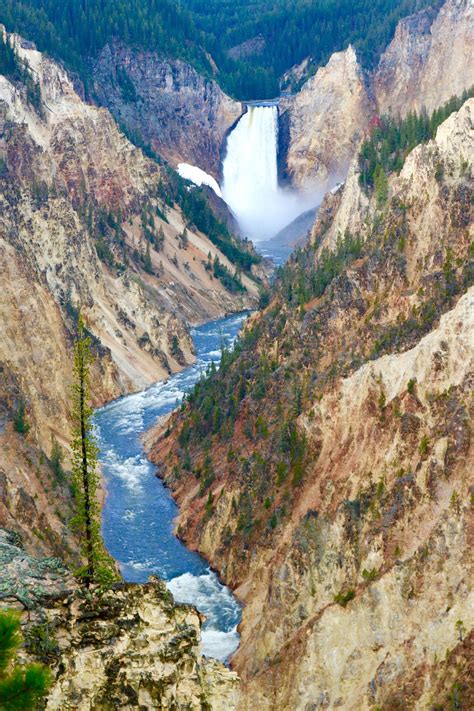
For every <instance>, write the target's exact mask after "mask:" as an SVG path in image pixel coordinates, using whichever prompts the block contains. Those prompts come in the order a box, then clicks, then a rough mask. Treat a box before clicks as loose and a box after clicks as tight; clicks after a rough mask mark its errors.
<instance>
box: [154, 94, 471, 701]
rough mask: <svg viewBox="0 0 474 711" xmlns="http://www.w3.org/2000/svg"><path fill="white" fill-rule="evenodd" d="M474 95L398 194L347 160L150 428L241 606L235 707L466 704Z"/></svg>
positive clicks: (415, 156) (188, 536)
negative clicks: (258, 297)
mask: <svg viewBox="0 0 474 711" xmlns="http://www.w3.org/2000/svg"><path fill="white" fill-rule="evenodd" d="M473 112H474V100H472V99H471V100H469V101H467V102H466V103H465V104H464V105H463V107H462V108H461V110H460V111H459V112H457V113H455V114H453V115H451V117H450V118H449V119H448V120H447V121H445V123H444V124H442V125H441V126H440V128H439V129H438V132H437V135H436V138H435V139H434V140H433V141H431V142H429V143H428V144H426V145H420V146H418V147H416V148H415V149H414V150H413V151H412V152H411V153H410V155H409V156H408V157H407V159H406V161H405V165H404V167H403V170H402V171H401V174H400V175H399V176H397V175H392V176H390V181H389V194H388V198H387V201H386V202H385V203H384V204H380V202H377V200H376V198H375V196H373V195H371V193H370V192H369V193H368V194H367V195H366V194H365V193H362V189H361V187H360V184H359V180H358V176H357V173H356V167H355V166H354V167H353V172H354V177H353V180H350V181H348V182H347V184H346V186H345V188H344V189H343V190H342V191H340V192H339V193H338V194H336V195H331V196H329V197H328V198H327V200H326V201H325V203H323V207H322V209H321V210H320V213H319V215H318V221H317V223H316V228H315V230H314V233H313V236H312V239H311V241H310V244H309V245H308V246H307V247H306V248H305V249H303V250H301V251H299V252H297V253H296V254H295V256H294V258H293V259H292V260H291V262H290V264H289V265H288V266H287V267H286V269H285V270H284V271H283V273H282V275H281V277H280V280H279V282H278V285H277V293H276V295H275V298H274V299H273V301H272V302H271V304H270V305H269V307H268V308H267V310H266V312H264V313H263V314H262V315H260V316H258V317H256V318H255V319H254V320H253V321H252V323H251V324H250V326H249V327H248V329H247V332H246V335H245V337H244V338H243V342H242V345H241V346H240V348H239V349H238V350H237V352H236V354H235V355H234V356H233V357H232V358H228V360H224V363H223V368H222V371H221V373H220V374H217V375H213V376H212V377H211V378H210V379H209V380H208V382H207V384H205V385H204V384H201V385H200V386H199V387H198V388H197V390H196V391H195V393H194V395H193V396H192V397H191V399H190V402H189V404H188V405H187V408H186V410H185V411H184V413H178V414H176V415H175V416H174V419H173V420H172V422H171V423H168V427H167V430H166V432H165V433H163V434H161V435H160V434H158V435H157V436H155V443H154V445H153V446H152V448H151V452H152V457H153V460H154V461H155V462H156V463H158V464H159V465H161V467H162V469H161V471H162V473H163V476H164V477H165V479H166V481H167V483H168V484H169V485H170V486H171V487H172V489H173V491H174V492H175V496H176V497H177V499H178V501H179V503H180V505H181V508H182V513H181V516H180V518H179V520H178V530H179V532H180V534H181V535H182V536H183V537H184V539H185V540H186V541H187V542H188V544H190V545H192V546H194V547H196V548H197V549H199V550H200V551H202V552H203V553H204V554H205V555H206V556H207V557H208V559H209V560H210V561H211V563H212V565H214V566H215V567H216V568H217V569H219V570H220V571H221V573H222V575H223V577H224V579H225V580H226V582H228V583H229V584H231V585H232V586H233V587H234V588H235V590H236V592H237V594H238V595H239V596H240V597H241V598H242V599H243V600H244V602H245V603H246V604H245V607H244V611H243V621H242V624H241V634H242V643H241V646H240V648H239V650H238V652H237V654H236V656H235V658H234V661H233V663H234V666H235V668H236V669H237V670H238V671H239V674H240V675H241V677H242V685H243V692H242V698H241V701H240V706H239V708H240V709H246V710H247V709H248V710H250V709H253V708H255V707H256V706H257V707H258V708H261V709H272V710H275V711H276V710H277V709H278V710H279V711H280V710H283V709H285V710H286V709H288V711H289V710H290V709H291V710H292V711H294V710H295V709H305V710H306V709H309V708H344V709H354V710H355V709H369V708H373V707H374V706H375V707H379V708H387V709H389V708H390V709H392V708H401V707H402V706H403V707H405V708H410V709H426V708H431V707H433V705H434V706H436V704H437V705H438V707H441V708H445V707H449V704H451V703H456V704H457V705H458V707H459V708H470V706H471V705H472V702H473V698H474V696H473V694H474V689H473V686H472V636H473V633H472V630H473V627H474V617H473V610H474V604H473V598H472V589H473V579H474V578H473V568H472V556H471V555H470V548H471V546H472V532H473V527H472V486H473V483H474V482H473V472H474V451H473V446H472V422H473V399H472V385H473V378H474V346H473V344H474V330H473V329H474V321H473V313H474V310H473V307H474V286H473V281H474V271H473V270H474V263H473V258H474V255H473V239H474V222H473V215H472V194H473V177H472V170H473V162H474V131H473V116H474V113H473ZM461 150H462V153H461ZM170 425H171V426H170ZM170 431H171V432H172V433H173V434H171V436H170V435H169V432H170Z"/></svg>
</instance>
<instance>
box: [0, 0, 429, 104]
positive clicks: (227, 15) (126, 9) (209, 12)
mask: <svg viewBox="0 0 474 711" xmlns="http://www.w3.org/2000/svg"><path fill="white" fill-rule="evenodd" d="M432 4H433V2H432V0H293V2H292V3H291V5H289V4H288V2H287V1H286V0H273V2H267V1H266V0H256V1H254V2H250V0H232V2H231V0H183V2H177V0H127V1H126V2H125V0H4V1H3V3H2V5H1V7H0V22H1V23H3V24H4V25H5V26H6V27H7V29H8V30H10V31H16V32H19V33H20V34H21V35H22V36H23V37H25V38H26V39H29V40H32V41H34V42H35V43H36V44H37V46H38V49H40V50H41V51H45V52H47V53H49V54H50V55H51V56H52V57H54V58H55V59H61V60H63V61H64V62H65V63H66V65H67V66H68V68H69V69H70V70H72V71H74V72H75V73H76V74H78V75H79V76H80V78H81V79H82V81H83V82H84V84H85V85H86V89H89V90H91V72H92V64H93V60H94V57H96V56H97V54H98V53H99V52H100V50H101V49H102V48H103V47H104V45H105V44H107V43H108V42H110V41H112V40H114V39H115V40H120V41H122V42H124V43H125V44H128V45H133V46H137V47H140V48H143V49H148V50H153V51H156V52H159V53H160V54H162V55H163V56H166V57H170V58H181V59H183V60H185V61H188V62H190V63H191V64H192V65H193V66H194V67H195V68H196V69H197V70H198V71H200V72H201V73H203V74H205V75H207V76H209V77H210V76H215V77H216V78H217V80H218V81H219V83H220V84H221V86H222V87H223V89H224V90H225V91H226V92H227V93H229V94H230V95H232V96H234V97H235V98H238V99H243V100H247V99H264V98H270V97H273V96H275V95H277V94H278V93H279V91H280V85H279V81H280V77H281V75H282V74H283V73H284V72H285V71H286V70H288V69H289V68H290V67H292V66H293V65H294V64H297V63H299V62H301V61H302V60H303V59H304V58H306V57H310V58H311V63H310V72H314V71H316V69H317V67H318V66H320V65H321V64H324V63H325V62H326V61H327V60H328V58H329V56H330V55H331V53H332V52H334V51H337V50H341V49H345V48H346V47H347V45H348V44H349V43H352V44H353V45H354V46H355V48H356V50H357V52H358V53H359V56H360V58H361V60H362V63H363V64H364V66H366V67H368V68H370V67H373V66H374V65H375V63H376V62H377V60H378V58H379V57H380V54H381V52H382V51H383V50H384V48H385V47H386V46H387V44H388V43H389V42H390V40H391V38H392V36H393V33H394V30H395V27H396V24H397V22H398V20H399V19H400V18H401V17H404V16H406V15H409V14H410V13H412V12H416V11H417V10H420V9H422V8H424V7H428V6H431V5H432ZM211 57H212V59H211ZM214 62H215V64H214ZM216 67H217V68H216Z"/></svg>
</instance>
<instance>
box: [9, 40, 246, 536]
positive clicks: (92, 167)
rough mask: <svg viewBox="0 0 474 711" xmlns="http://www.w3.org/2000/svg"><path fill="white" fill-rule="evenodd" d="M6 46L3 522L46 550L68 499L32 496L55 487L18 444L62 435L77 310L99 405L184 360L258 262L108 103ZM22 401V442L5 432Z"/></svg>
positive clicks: (240, 302)
mask: <svg viewBox="0 0 474 711" xmlns="http://www.w3.org/2000/svg"><path fill="white" fill-rule="evenodd" d="M9 41H10V42H14V43H15V44H16V50H17V55H18V56H16V55H15V53H14V52H13V50H12V49H11V48H10V49H9V45H5V44H3V46H4V47H5V52H6V53H8V57H6V59H5V60H4V61H5V67H6V69H5V72H6V74H5V75H2V76H0V252H1V263H2V270H1V275H0V289H1V292H2V300H1V306H0V329H1V333H2V338H1V339H0V363H1V364H2V368H3V374H4V377H3V379H2V390H3V393H2V394H3V398H2V403H3V405H2V412H3V418H6V422H7V424H6V425H5V426H4V427H3V432H2V433H1V434H0V437H1V438H2V471H3V475H4V477H6V491H7V493H6V494H5V496H6V498H5V497H4V498H3V499H1V498H0V501H2V503H1V504H0V512H1V514H0V521H1V522H2V524H4V525H10V524H11V523H12V521H16V522H17V524H18V525H19V526H20V527H22V528H24V530H25V533H26V535H27V536H28V538H29V539H30V540H31V536H39V534H38V533H35V531H36V532H41V536H40V539H41V540H40V541H38V544H39V546H40V548H41V545H42V543H41V541H47V540H48V541H50V539H51V538H52V537H53V538H57V536H59V537H61V536H62V533H61V532H64V528H63V524H62V523H61V521H60V519H61V517H62V515H63V514H64V513H65V512H64V511H63V512H62V513H61V514H58V513H54V509H55V508H57V510H58V511H60V512H61V510H62V506H56V500H55V493H54V491H53V490H51V491H50V496H49V503H48V504H47V503H46V501H45V500H44V499H43V498H42V499H41V505H40V504H39V502H36V503H35V497H36V496H40V497H42V495H43V493H44V490H45V487H49V486H51V487H52V484H51V483H48V482H47V479H48V477H47V476H46V475H45V473H44V472H43V471H42V470H41V467H40V468H38V465H37V464H36V463H35V462H33V463H32V464H31V466H30V465H29V464H28V459H29V458H30V459H31V456H32V455H31V453H30V454H28V453H27V452H26V451H25V455H24V459H22V458H18V459H16V457H17V452H18V451H19V449H23V447H24V445H25V446H26V447H27V449H28V447H30V446H38V447H39V448H40V449H41V450H43V452H44V453H45V454H46V455H48V456H49V455H50V454H51V451H52V446H53V445H52V437H54V438H56V439H57V440H59V441H60V443H61V444H64V443H65V441H66V439H67V435H68V401H69V384H70V378H71V347H72V339H73V334H74V332H75V323H76V319H77V315H78V309H79V308H81V309H82V312H83V316H84V318H85V321H86V324H87V328H88V329H89V331H90V333H91V334H92V336H93V338H94V347H95V352H96V354H97V356H98V360H97V366H96V370H95V375H94V398H95V402H96V403H97V404H98V403H103V402H105V401H106V400H108V399H110V398H112V397H116V396H118V395H120V394H122V393H124V392H129V391H131V390H136V389H140V388H143V387H146V386H147V385H149V384H151V383H152V382H154V381H156V380H158V379H160V378H163V377H166V376H167V375H168V374H169V373H171V372H174V371H176V370H178V369H180V368H181V367H183V365H185V364H186V363H189V362H191V361H192V358H193V353H192V342H191V338H190V334H189V326H190V325H191V324H195V323H200V322H202V321H205V320H207V319H209V318H213V317H218V316H221V315H224V313H226V312H228V311H233V310H240V309H244V308H248V307H250V306H252V305H254V304H256V303H257V300H258V292H259V288H258V285H257V283H256V280H255V278H254V277H253V275H252V272H251V270H252V269H256V268H257V265H258V263H259V257H257V255H256V254H255V252H253V250H252V248H251V246H250V245H248V244H246V243H243V242H241V241H239V240H238V239H237V238H235V237H233V236H232V235H231V234H230V233H229V231H228V229H227V227H226V226H225V225H224V224H221V223H220V222H219V221H218V220H217V218H215V217H214V215H213V214H212V212H211V211H210V209H209V208H208V207H207V203H206V201H205V198H204V197H203V196H202V195H201V194H200V192H199V191H197V190H193V189H192V188H188V187H187V186H185V185H184V183H183V182H182V181H179V180H178V178H177V176H174V175H173V174H172V173H170V172H168V171H165V170H164V169H163V168H159V167H158V166H157V165H156V164H155V163H154V162H153V161H152V160H150V159H149V158H147V157H145V156H144V155H143V154H142V152H141V151H140V150H139V149H137V148H136V147H134V146H133V145H132V144H131V143H130V142H129V141H128V140H127V139H126V138H125V137H124V135H123V134H122V133H121V132H120V131H119V129H118V128H117V126H116V124H115V122H114V120H113V119H112V117H111V115H110V114H109V112H108V111H107V110H105V109H98V108H96V107H93V106H90V105H88V104H86V103H84V102H83V100H82V99H81V98H80V96H79V95H78V94H77V92H76V91H75V89H74V87H73V85H72V83H71V81H70V79H69V78H68V76H67V75H66V73H65V72H64V71H63V70H62V69H61V68H60V67H59V66H58V65H57V64H55V63H54V62H53V61H51V60H50V59H48V58H46V57H45V56H44V55H42V54H41V53H39V52H37V51H35V50H34V49H32V48H31V46H30V45H28V44H27V43H22V42H21V40H19V39H18V38H11V37H10V38H9ZM5 56H6V55H5ZM24 62H26V63H27V64H26V65H24V64H23V63H24ZM180 205H181V206H180ZM196 223H197V224H204V225H206V227H207V228H208V229H209V231H208V233H207V234H204V233H202V232H200V231H199V230H198V229H197V227H196ZM208 235H209V236H208ZM216 245H218V246H216ZM226 254H227V255H229V257H230V259H232V260H234V261H233V262H231V261H230V259H229V257H228V256H226ZM237 272H238V273H237ZM23 409H24V410H25V417H24V419H25V420H26V421H27V426H29V428H30V429H29V433H28V434H27V437H26V440H25V437H24V436H23V435H24V433H23V434H21V433H15V432H14V431H13V427H12V421H13V420H14V419H15V417H17V416H18V413H20V412H21V411H22V410H23ZM42 457H43V461H44V455H42ZM36 459H37V457H36V456H35V457H34V460H36ZM15 461H16V462H17V463H16V464H12V462H15ZM47 469H48V468H47V467H46V470H47ZM49 475H50V476H53V475H52V474H51V472H50V474H49ZM45 476H46V481H45ZM28 478H31V482H30V484H29V485H26V484H25V480H26V481H27V480H28ZM53 478H54V477H53ZM55 485H57V482H55ZM22 492H23V493H22ZM25 497H26V498H27V499H28V505H26V504H25V502H24V498H25ZM42 516H43V517H45V519H41V521H40V518H41V517H42ZM50 527H52V528H53V529H54V536H53V534H51V536H50V533H49V529H50ZM44 545H45V547H46V548H47V547H48V546H49V545H50V542H49V543H46V542H45V543H44Z"/></svg>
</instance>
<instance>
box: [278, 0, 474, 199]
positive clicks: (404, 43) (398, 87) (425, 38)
mask: <svg viewBox="0 0 474 711" xmlns="http://www.w3.org/2000/svg"><path fill="white" fill-rule="evenodd" d="M473 47H474V7H473V5H472V2H471V1H470V0H446V2H444V4H441V5H439V4H438V6H437V7H433V8H431V9H428V10H422V11H420V12H419V13H416V14H415V15H412V16H410V17H407V18H405V19H403V20H401V21H400V23H399V24H398V27H397V30H396V32H395V36H394V38H393V40H392V42H391V43H390V45H389V46H388V47H387V49H386V51H385V52H384V54H383V55H382V57H381V59H380V62H379V65H378V67H377V68H376V69H375V70H374V71H373V72H372V73H370V74H369V73H367V72H364V71H363V70H362V68H361V67H360V65H359V63H358V60H357V57H356V54H355V52H354V50H353V49H352V48H349V49H347V50H346V51H345V52H338V53H336V54H334V55H333V56H332V57H331V59H330V60H329V62H328V64H327V65H326V66H325V67H322V68H320V69H319V70H318V71H317V73H316V75H315V76H313V77H311V78H310V79H308V80H307V81H306V82H305V83H304V84H303V86H302V87H301V89H300V90H299V91H298V92H297V93H296V94H295V95H294V96H292V97H289V98H284V99H283V100H282V103H281V107H282V115H281V125H282V134H283V135H284V137H285V140H284V145H282V147H281V149H282V156H286V165H285V171H286V174H287V176H288V178H289V179H290V181H291V182H293V183H294V184H295V185H296V186H297V187H300V188H301V187H309V188H310V187H312V186H313V185H316V186H321V185H327V183H328V182H331V183H335V182H336V181H337V178H340V177H341V176H342V177H345V175H346V173H347V170H348V167H349V164H350V161H351V159H352V157H353V156H354V154H355V152H356V150H357V148H358V145H359V143H360V140H361V138H362V137H363V136H364V135H366V134H367V133H368V131H369V129H370V124H371V120H372V118H373V117H374V116H377V115H379V116H380V115H382V114H392V115H395V116H398V115H401V116H405V115H406V114H407V113H408V112H409V111H413V110H415V111H417V112H420V111H421V110H422V109H423V108H425V109H426V110H427V111H428V113H431V112H432V111H434V110H435V109H437V108H438V107H439V106H441V105H442V104H444V103H445V102H446V101H448V100H449V99H450V98H451V97H452V96H460V95H461V94H462V93H463V91H464V90H465V89H469V88H470V87H471V86H472V84H473V82H474V49H473ZM297 69H298V68H295V71H296V73H297V74H298V72H297Z"/></svg>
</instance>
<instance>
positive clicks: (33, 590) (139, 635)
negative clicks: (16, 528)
mask: <svg viewBox="0 0 474 711" xmlns="http://www.w3.org/2000/svg"><path fill="white" fill-rule="evenodd" d="M0 562H1V563H2V572H3V571H4V570H5V576H2V583H1V585H0V605H1V606H3V607H10V608H12V607H13V608H18V609H20V610H23V609H25V608H26V610H27V613H26V614H25V615H24V618H23V625H22V627H23V634H24V638H25V646H24V649H23V650H22V653H21V661H32V660H33V661H40V662H42V663H45V664H46V665H47V666H48V667H49V668H50V669H51V672H52V677H53V682H52V686H51V689H50V692H49V694H48V697H47V699H46V700H45V706H44V708H45V709H47V710H48V711H92V709H99V708H121V709H127V710H128V709H130V710H132V709H137V708H140V709H147V710H150V711H152V709H157V711H165V710H166V709H169V710H170V711H171V709H190V710H196V711H202V710H203V709H207V710H208V711H232V710H233V709H236V706H237V699H238V677H237V675H236V674H235V672H232V671H230V670H229V669H226V667H224V666H223V665H222V664H220V663H219V662H216V661H215V660H212V659H206V658H204V657H202V655H201V649H200V639H201V638H200V633H201V622H202V620H201V616H200V615H199V613H198V612H197V611H196V610H195V609H194V608H192V607H190V606H186V605H175V604H174V601H173V597H172V595H171V593H170V592H169V591H168V590H167V588H166V586H165V584H164V583H163V582H161V581H159V580H158V579H153V580H151V581H150V582H149V583H147V584H145V585H135V584H118V585H116V586H115V587H114V588H113V589H111V590H107V591H99V590H93V589H92V590H86V589H81V588H79V587H78V586H77V584H76V583H75V582H74V580H73V579H72V578H71V576H70V575H69V573H68V572H67V570H65V569H64V568H63V566H62V565H61V563H60V562H59V561H58V560H55V559H39V558H33V557H32V556H29V555H27V554H26V553H25V552H24V551H23V550H22V548H21V547H19V544H18V542H17V541H16V540H15V538H14V537H13V536H12V535H11V534H8V533H7V532H5V531H3V530H1V529H0Z"/></svg>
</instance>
